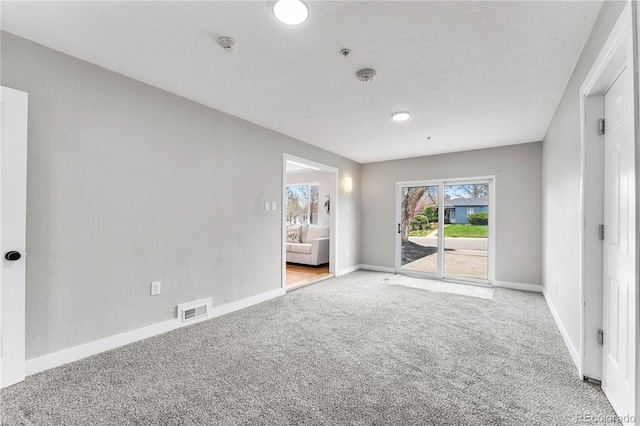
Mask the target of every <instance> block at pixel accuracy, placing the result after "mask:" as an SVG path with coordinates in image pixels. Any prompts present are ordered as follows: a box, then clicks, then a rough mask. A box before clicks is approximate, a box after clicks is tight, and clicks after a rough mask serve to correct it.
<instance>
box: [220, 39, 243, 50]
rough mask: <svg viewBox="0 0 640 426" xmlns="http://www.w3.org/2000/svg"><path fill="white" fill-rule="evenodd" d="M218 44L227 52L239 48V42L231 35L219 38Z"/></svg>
mask: <svg viewBox="0 0 640 426" xmlns="http://www.w3.org/2000/svg"><path fill="white" fill-rule="evenodd" d="M218 44H219V45H220V47H222V48H223V49H224V51H225V52H229V53H231V52H233V51H234V50H236V49H237V48H238V43H236V41H235V40H234V39H232V38H231V37H220V38H219V39H218Z"/></svg>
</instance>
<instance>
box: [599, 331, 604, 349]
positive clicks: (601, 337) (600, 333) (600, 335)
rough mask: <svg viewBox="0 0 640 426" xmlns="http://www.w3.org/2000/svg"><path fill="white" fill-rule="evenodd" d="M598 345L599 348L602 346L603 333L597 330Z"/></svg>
mask: <svg viewBox="0 0 640 426" xmlns="http://www.w3.org/2000/svg"><path fill="white" fill-rule="evenodd" d="M598 344H599V345H600V346H602V345H604V331H602V330H598Z"/></svg>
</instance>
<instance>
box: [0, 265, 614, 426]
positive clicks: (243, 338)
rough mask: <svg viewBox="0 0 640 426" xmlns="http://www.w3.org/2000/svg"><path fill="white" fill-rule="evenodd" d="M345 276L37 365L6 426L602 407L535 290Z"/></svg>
mask: <svg viewBox="0 0 640 426" xmlns="http://www.w3.org/2000/svg"><path fill="white" fill-rule="evenodd" d="M389 276H390V275H389V274H383V273H376V272H367V271H357V272H354V273H352V274H349V275H346V276H344V277H339V278H333V279H330V280H326V281H323V282H321V283H319V284H315V285H311V286H307V287H304V288H301V289H299V290H296V291H293V292H291V293H288V294H287V295H286V296H284V297H281V298H278V299H274V300H271V301H268V302H265V303H262V304H260V305H257V306H254V307H251V308H248V309H245V310H243V311H239V312H235V313H232V314H229V315H226V316H223V317H219V318H216V319H213V320H210V321H206V322H203V323H200V324H195V325H193V326H191V327H186V328H183V329H180V330H176V331H173V332H170V333H167V334H164V335H161V336H157V337H154V338H150V339H147V340H144V341H141V342H137V343H134V344H131V345H128V346H125V347H122V348H119V349H116V350H112V351H109V352H105V353H103V354H100V355H96V356H93V357H90V358H87V359H84V360H81V361H78V362H75V363H72V364H69V365H65V366H62V367H59V368H56V369H53V370H49V371H46V372H44V373H40V374H37V375H34V376H31V377H28V378H27V380H26V381H25V382H23V383H20V384H18V385H15V386H12V387H9V388H8V389H4V390H2V391H1V392H0V396H1V397H2V400H1V402H2V407H1V409H0V414H1V415H2V420H3V424H6V425H21V424H27V425H238V424H242V425H253V424H263V425H298V424H308V425H311V424H328V425H344V424H349V425H418V424H419V425H506V424H508V425H562V424H573V423H574V416H575V415H576V414H582V413H587V412H588V413H591V414H601V415H609V416H613V415H614V412H613V410H612V408H611V406H610V405H609V403H608V402H607V400H606V399H605V397H604V395H603V393H602V392H601V391H600V389H599V387H597V386H595V385H592V384H589V383H585V382H583V381H581V380H579V379H578V377H577V373H576V369H575V367H574V365H573V364H572V362H571V360H570V358H569V355H568V353H567V350H566V348H565V346H564V344H563V342H562V338H561V337H560V335H559V333H558V331H557V329H556V327H555V325H554V322H553V319H552V318H551V315H550V313H549V310H548V308H547V306H546V304H545V302H544V299H543V298H542V296H541V295H540V294H534V293H526V292H519V291H512V290H505V289H497V290H496V292H495V295H494V298H493V299H491V300H487V299H479V298H473V297H465V296H460V295H454V294H446V293H434V292H430V291H427V290H421V289H415V288H408V287H403V286H398V285H389V284H388V283H386V282H385V278H387V277H389Z"/></svg>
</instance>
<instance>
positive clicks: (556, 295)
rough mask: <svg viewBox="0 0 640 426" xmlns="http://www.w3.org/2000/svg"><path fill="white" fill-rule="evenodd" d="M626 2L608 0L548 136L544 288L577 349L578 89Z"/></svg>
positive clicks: (578, 332)
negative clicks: (609, 0) (610, 0)
mask: <svg viewBox="0 0 640 426" xmlns="http://www.w3.org/2000/svg"><path fill="white" fill-rule="evenodd" d="M625 4H626V3H625V2H615V1H612V2H605V4H604V6H603V8H602V11H601V12H600V15H599V17H598V19H597V21H596V23H595V24H594V27H593V30H592V32H591V35H590V36H589V39H588V40H587V42H586V44H585V46H584V48H583V51H582V54H581V55H580V58H579V60H578V62H577V64H576V67H575V69H574V70H573V73H572V75H571V78H570V79H569V82H568V84H567V87H566V89H565V92H564V95H563V97H562V99H561V101H560V104H559V105H558V108H557V110H556V112H555V115H554V117H553V119H552V121H551V124H550V126H549V129H548V130H547V134H546V136H545V138H544V140H543V156H542V158H543V160H542V161H543V168H542V175H543V235H544V238H543V241H544V243H543V265H544V268H543V286H544V288H545V293H546V296H547V300H548V302H549V304H550V305H551V307H552V309H553V310H555V312H556V313H557V319H558V321H559V323H560V324H559V326H560V328H561V329H563V330H564V331H565V333H566V336H567V338H568V339H569V345H570V348H569V349H570V350H571V351H572V352H573V353H577V350H578V349H579V344H580V333H581V331H580V305H581V300H580V282H579V277H580V258H579V256H580V232H581V226H582V225H581V223H580V95H579V89H580V86H581V85H582V83H583V82H584V79H585V77H586V76H587V74H588V72H589V70H590V69H591V67H592V65H593V63H594V61H595V59H596V58H597V56H598V54H599V53H600V50H601V49H602V46H603V45H604V42H605V41H606V39H607V37H608V35H609V33H610V32H611V30H612V28H613V26H614V24H615V23H616V21H617V19H618V17H619V15H620V12H621V11H622V9H623V7H624V5H625ZM571 346H573V347H571Z"/></svg>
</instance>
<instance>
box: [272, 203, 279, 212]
mask: <svg viewBox="0 0 640 426" xmlns="http://www.w3.org/2000/svg"><path fill="white" fill-rule="evenodd" d="M277 207H278V205H277V204H276V202H275V201H272V202H271V210H273V211H276V209H277Z"/></svg>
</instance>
